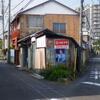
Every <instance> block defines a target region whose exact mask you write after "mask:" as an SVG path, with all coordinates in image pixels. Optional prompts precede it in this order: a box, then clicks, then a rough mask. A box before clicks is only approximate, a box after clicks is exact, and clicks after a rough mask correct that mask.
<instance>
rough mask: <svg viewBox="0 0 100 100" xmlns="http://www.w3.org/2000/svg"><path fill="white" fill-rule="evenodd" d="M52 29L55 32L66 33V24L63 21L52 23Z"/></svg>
mask: <svg viewBox="0 0 100 100" xmlns="http://www.w3.org/2000/svg"><path fill="white" fill-rule="evenodd" d="M53 31H54V32H56V33H66V24H65V23H54V24H53Z"/></svg>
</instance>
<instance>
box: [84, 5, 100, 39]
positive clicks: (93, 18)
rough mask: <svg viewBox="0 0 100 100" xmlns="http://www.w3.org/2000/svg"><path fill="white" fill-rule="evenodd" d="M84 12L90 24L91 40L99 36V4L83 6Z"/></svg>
mask: <svg viewBox="0 0 100 100" xmlns="http://www.w3.org/2000/svg"><path fill="white" fill-rule="evenodd" d="M84 12H85V15H86V16H87V18H88V22H89V24H90V29H89V35H90V37H91V38H92V39H93V40H95V39H98V38H100V5H99V4H96V5H88V6H87V7H85V10H84ZM86 23H87V21H86ZM86 27H87V26H86Z"/></svg>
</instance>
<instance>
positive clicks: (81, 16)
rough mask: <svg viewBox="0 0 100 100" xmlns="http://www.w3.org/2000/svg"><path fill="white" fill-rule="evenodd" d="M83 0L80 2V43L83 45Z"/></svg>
mask: <svg viewBox="0 0 100 100" xmlns="http://www.w3.org/2000/svg"><path fill="white" fill-rule="evenodd" d="M83 2H84V0H81V4H80V35H81V36H80V45H81V47H82V42H83V32H82V21H83V8H84V7H83Z"/></svg>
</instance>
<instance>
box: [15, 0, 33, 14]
mask: <svg viewBox="0 0 100 100" xmlns="http://www.w3.org/2000/svg"><path fill="white" fill-rule="evenodd" d="M33 1H34V0H30V1H29V2H27V4H26V5H25V6H24V7H22V8H21V9H20V10H19V11H18V12H16V13H15V14H14V15H16V14H18V13H19V12H21V11H22V10H24V9H25V8H26V7H27V6H28V5H29V4H30V3H31V2H33Z"/></svg>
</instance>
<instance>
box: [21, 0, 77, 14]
mask: <svg viewBox="0 0 100 100" xmlns="http://www.w3.org/2000/svg"><path fill="white" fill-rule="evenodd" d="M49 2H55V3H57V4H60V5H62V6H63V7H66V8H67V9H69V10H72V11H73V12H75V13H77V14H78V12H77V11H76V10H73V9H72V8H70V7H68V6H66V5H64V4H62V3H60V2H58V1H56V0H47V1H45V2H43V3H41V4H38V5H36V6H33V7H31V8H29V9H25V10H23V11H21V12H20V13H23V12H26V11H29V10H31V9H34V8H36V7H39V6H41V5H44V4H46V3H49Z"/></svg>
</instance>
